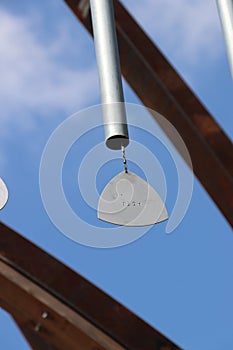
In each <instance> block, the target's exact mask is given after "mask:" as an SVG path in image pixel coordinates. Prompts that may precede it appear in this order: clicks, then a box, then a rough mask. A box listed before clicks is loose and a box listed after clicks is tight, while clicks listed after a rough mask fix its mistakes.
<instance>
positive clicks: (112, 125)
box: [90, 0, 168, 226]
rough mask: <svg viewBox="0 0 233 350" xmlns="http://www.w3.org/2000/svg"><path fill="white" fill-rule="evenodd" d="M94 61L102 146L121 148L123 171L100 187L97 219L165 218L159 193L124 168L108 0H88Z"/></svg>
mask: <svg viewBox="0 0 233 350" xmlns="http://www.w3.org/2000/svg"><path fill="white" fill-rule="evenodd" d="M90 4H91V15H92V24H93V31H94V42H95V51H96V60H97V66H98V74H99V84H100V93H101V101H102V117H103V124H104V132H105V143H106V146H107V147H108V148H110V149H112V150H121V152H122V158H123V165H124V171H123V172H121V173H119V174H118V175H117V176H115V177H114V178H113V179H112V180H110V182H109V183H108V184H107V186H106V187H105V188H104V190H103V192H102V194H101V196H100V198H99V203H98V218H99V219H101V220H103V221H107V222H110V223H113V224H117V225H124V226H146V225H152V224H155V223H158V222H161V221H163V220H166V219H167V218H168V214H167V210H166V208H165V205H164V203H163V201H162V199H161V198H160V196H159V194H158V193H157V192H156V191H155V190H154V189H153V188H152V187H151V186H150V185H149V184H148V183H147V182H146V181H144V180H143V179H142V178H140V177H139V176H138V175H136V174H134V173H133V172H131V171H129V170H128V166H127V160H126V155H125V148H126V147H127V146H128V144H129V133H128V125H127V118H126V109H125V104H124V96H123V89H122V80H121V70H120V63H119V52H118V45H117V37H116V29H115V20H114V9H113V2H112V0H91V1H90Z"/></svg>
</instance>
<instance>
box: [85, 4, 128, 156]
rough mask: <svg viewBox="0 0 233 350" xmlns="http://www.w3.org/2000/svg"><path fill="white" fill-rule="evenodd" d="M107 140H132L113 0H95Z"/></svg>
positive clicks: (118, 143)
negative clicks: (125, 102)
mask: <svg viewBox="0 0 233 350" xmlns="http://www.w3.org/2000/svg"><path fill="white" fill-rule="evenodd" d="M90 4H91V15H92V24H93V32H94V41H95V50H96V60H97V66H98V72H99V83H100V92H101V100H102V111H103V122H104V132H105V142H106V145H107V147H109V148H111V149H121V147H122V146H124V147H126V146H127V145H128V144H129V136H128V127H127V120H126V111H125V105H124V95H123V89H122V80H121V70H120V60H119V52H118V45H117V37H116V29H115V21H114V9H113V3H112V0H91V1H90Z"/></svg>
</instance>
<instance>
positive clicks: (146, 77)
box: [65, 0, 233, 226]
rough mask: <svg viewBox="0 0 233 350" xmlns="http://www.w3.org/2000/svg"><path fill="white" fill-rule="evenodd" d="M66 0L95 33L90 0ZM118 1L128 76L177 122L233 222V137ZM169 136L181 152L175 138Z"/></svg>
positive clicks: (148, 101)
mask: <svg viewBox="0 0 233 350" xmlns="http://www.w3.org/2000/svg"><path fill="white" fill-rule="evenodd" d="M65 2H66V4H67V5H68V6H69V7H70V9H71V10H72V11H73V13H74V14H75V15H76V16H77V17H78V19H79V20H80V21H81V22H82V23H83V25H84V26H85V27H86V28H87V30H88V31H89V32H90V33H92V27H91V18H90V12H89V11H88V10H87V9H88V7H87V5H88V1H86V0H65ZM114 4H115V17H116V26H117V34H118V42H119V51H120V58H121V66H122V73H123V76H124V77H125V79H126V81H127V82H128V83H129V85H130V86H131V87H132V89H133V90H134V91H135V93H136V94H137V96H138V97H139V98H140V99H141V101H142V102H143V104H144V105H145V106H146V107H149V108H151V109H153V110H155V111H157V112H159V113H160V114H162V115H163V116H165V117H166V118H167V119H168V120H169V121H170V122H171V123H172V124H173V125H174V126H175V128H176V129H177V131H178V132H179V134H180V135H181V136H182V138H183V140H184V142H185V144H186V146H187V148H188V150H189V152H190V155H191V159H192V163H193V169H194V173H195V174H196V176H197V177H198V179H199V181H200V182H201V183H202V185H203V186H204V188H205V189H206V191H207V192H208V193H209V195H210V196H211V198H212V199H213V200H214V202H215V203H216V205H217V206H218V208H219V209H220V210H221V212H222V214H223V215H224V216H225V218H226V219H227V220H228V222H229V223H230V224H231V225H232V226H233V146H232V143H231V141H230V140H229V138H228V137H227V136H226V134H225V133H224V131H223V130H222V129H221V128H220V126H219V125H218V123H217V122H216V121H215V120H214V118H213V117H212V116H211V114H210V113H209V112H208V111H207V109H206V108H205V107H204V106H203V105H202V103H201V102H200V101H199V100H198V98H197V97H196V96H195V94H194V93H193V92H192V91H191V89H190V88H189V87H188V86H187V84H186V83H185V82H184V81H183V80H182V78H181V77H180V76H179V74H178V73H177V72H176V71H175V69H174V68H173V67H172V66H171V64H170V63H169V62H168V60H167V59H166V58H165V57H164V55H163V54H162V53H161V52H160V50H159V49H158V48H157V47H156V45H155V44H154V43H153V42H152V41H151V40H150V39H149V37H148V36H147V35H146V34H145V32H144V31H143V30H142V29H141V28H140V26H139V25H138V24H137V23H136V22H135V20H134V19H133V18H132V17H131V16H130V14H129V13H128V12H127V11H126V9H125V8H124V7H123V6H122V4H121V3H120V2H119V1H117V0H115V1H114ZM153 117H154V115H153ZM157 122H159V121H158V120H157ZM161 127H162V128H163V130H164V132H165V133H166V131H167V130H166V128H164V126H163V125H161ZM168 137H169V138H170V139H171V141H172V142H173V144H174V145H175V147H177V149H178V151H179V152H180V153H181V155H182V150H181V149H179V147H178V145H177V142H176V139H174V138H173V137H172V135H168Z"/></svg>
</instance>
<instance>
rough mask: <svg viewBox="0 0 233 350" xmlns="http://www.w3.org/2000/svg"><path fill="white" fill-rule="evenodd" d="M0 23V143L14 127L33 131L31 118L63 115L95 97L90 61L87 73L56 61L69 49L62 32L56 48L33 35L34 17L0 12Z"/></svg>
mask: <svg viewBox="0 0 233 350" xmlns="http://www.w3.org/2000/svg"><path fill="white" fill-rule="evenodd" d="M35 22H36V23H38V18H37V19H36V21H35ZM0 23H1V26H0V105H1V114H0V138H1V141H2V139H3V138H4V137H6V136H7V134H8V133H9V132H10V130H12V127H13V128H14V127H19V128H21V129H22V128H31V127H32V125H33V116H34V118H38V117H39V118H41V116H44V117H45V116H46V117H47V116H48V114H51V113H52V112H56V113H58V112H61V113H64V117H65V116H68V115H69V114H70V113H73V112H75V111H76V110H78V109H80V108H81V107H82V106H83V105H87V104H89V103H90V102H91V101H93V100H94V99H95V98H96V97H97V96H98V80H97V73H96V68H95V63H94V62H93V67H89V68H85V69H83V68H73V67H69V66H67V65H65V64H64V62H63V64H62V63H61V62H59V54H60V55H62V54H63V56H64V51H65V50H67V42H66V41H65V38H66V36H65V35H64V36H61V35H60V28H58V38H59V39H58V41H59V44H56V45H55V44H54V43H51V46H49V45H48V43H47V44H45V43H42V42H41V41H39V39H38V37H37V36H36V34H35V31H33V25H34V22H33V18H32V16H31V17H30V18H29V17H28V18H27V17H19V16H15V15H12V14H10V13H8V12H7V11H5V10H3V9H0ZM63 25H64V23H63ZM75 44H76V45H77V43H75ZM80 45H81V44H80ZM81 50H82V47H80V51H81ZM83 60H85V54H83ZM77 66H78V62H77Z"/></svg>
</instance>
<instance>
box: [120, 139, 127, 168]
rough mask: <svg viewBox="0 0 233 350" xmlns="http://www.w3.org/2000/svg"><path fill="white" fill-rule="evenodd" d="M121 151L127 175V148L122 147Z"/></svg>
mask: <svg viewBox="0 0 233 350" xmlns="http://www.w3.org/2000/svg"><path fill="white" fill-rule="evenodd" d="M121 151H122V158H123V163H124V169H125V173H126V174H127V173H128V167H127V160H126V156H125V146H123V145H121Z"/></svg>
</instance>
